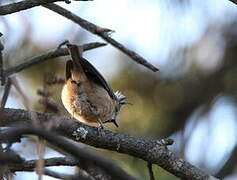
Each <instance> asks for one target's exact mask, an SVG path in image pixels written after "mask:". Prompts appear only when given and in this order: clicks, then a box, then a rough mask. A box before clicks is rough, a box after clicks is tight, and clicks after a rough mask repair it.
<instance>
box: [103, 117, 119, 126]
mask: <svg viewBox="0 0 237 180" xmlns="http://www.w3.org/2000/svg"><path fill="white" fill-rule="evenodd" d="M104 123H114V125H115V126H116V127H119V125H118V124H117V122H116V119H110V120H107V121H105V122H104Z"/></svg>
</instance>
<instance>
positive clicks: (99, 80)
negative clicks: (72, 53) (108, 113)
mask: <svg viewBox="0 0 237 180" xmlns="http://www.w3.org/2000/svg"><path fill="white" fill-rule="evenodd" d="M80 63H81V66H82V68H83V70H84V72H85V74H86V76H87V77H88V78H89V79H90V80H92V81H93V82H95V83H96V84H97V85H99V86H102V87H103V88H104V89H105V90H106V91H107V92H108V94H109V95H110V97H111V98H112V99H114V100H116V96H115V94H114V92H113V90H112V89H111V87H110V86H109V85H108V83H107V82H106V81H105V79H104V78H103V76H102V75H101V74H100V73H99V71H97V70H96V68H95V67H94V66H93V65H92V64H91V63H90V62H89V61H87V60H86V59H84V58H80Z"/></svg>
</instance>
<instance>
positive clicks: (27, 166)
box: [9, 157, 79, 172]
mask: <svg viewBox="0 0 237 180" xmlns="http://www.w3.org/2000/svg"><path fill="white" fill-rule="evenodd" d="M36 162H37V160H28V161H25V162H23V163H21V165H20V166H19V165H18V164H11V165H9V168H10V170H11V171H12V172H16V171H34V169H35V167H36ZM78 164H79V161H76V160H75V159H74V158H71V157H55V158H48V159H45V160H44V166H45V167H50V166H77V165H78Z"/></svg>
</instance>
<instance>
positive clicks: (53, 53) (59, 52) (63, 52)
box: [4, 42, 106, 77]
mask: <svg viewBox="0 0 237 180" xmlns="http://www.w3.org/2000/svg"><path fill="white" fill-rule="evenodd" d="M105 45H106V44H105V43H99V42H95V43H88V44H84V45H82V48H83V51H87V50H91V49H94V48H98V47H102V46H105ZM67 55H69V53H68V50H67V48H59V49H56V50H54V51H50V52H48V53H45V54H42V55H39V56H35V57H32V58H30V59H28V60H26V62H25V63H22V64H19V65H16V66H14V67H11V68H8V69H7V70H5V71H4V75H5V76H6V77H7V76H10V75H12V74H14V73H17V72H20V71H22V70H24V69H27V68H29V67H31V66H34V65H37V64H39V63H42V62H45V61H47V60H49V59H53V58H56V57H60V56H67Z"/></svg>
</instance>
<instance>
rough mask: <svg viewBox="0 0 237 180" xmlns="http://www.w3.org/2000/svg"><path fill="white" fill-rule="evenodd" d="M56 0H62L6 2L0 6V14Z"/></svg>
mask: <svg viewBox="0 0 237 180" xmlns="http://www.w3.org/2000/svg"><path fill="white" fill-rule="evenodd" d="M57 1H64V0H24V1H20V2H16V3H12V4H7V5H4V6H0V15H7V14H11V13H15V12H19V11H22V10H25V9H29V8H32V7H35V6H40V5H43V4H47V3H53V2H57Z"/></svg>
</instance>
